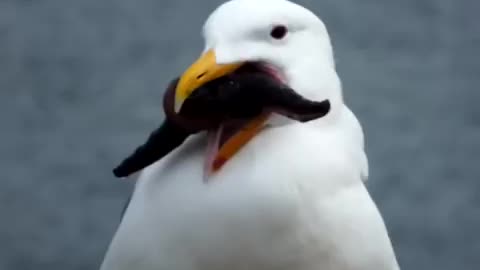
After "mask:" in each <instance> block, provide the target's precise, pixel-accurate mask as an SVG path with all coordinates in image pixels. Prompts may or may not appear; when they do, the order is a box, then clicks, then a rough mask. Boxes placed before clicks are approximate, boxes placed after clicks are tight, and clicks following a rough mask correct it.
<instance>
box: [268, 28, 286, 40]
mask: <svg viewBox="0 0 480 270" xmlns="http://www.w3.org/2000/svg"><path fill="white" fill-rule="evenodd" d="M287 32H288V29H287V27H286V26H284V25H277V26H274V27H273V28H272V31H271V32H270V36H272V37H273V38H274V39H282V38H284V37H285V36H286V35H287Z"/></svg>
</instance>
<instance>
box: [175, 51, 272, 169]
mask: <svg viewBox="0 0 480 270" xmlns="http://www.w3.org/2000/svg"><path fill="white" fill-rule="evenodd" d="M243 64H244V63H241V62H240V63H232V64H217V61H216V56H215V51H213V50H209V51H207V52H206V53H204V54H203V55H202V56H200V58H199V59H198V60H197V61H195V62H194V63H193V64H192V65H191V66H190V67H189V68H188V69H187V70H186V71H185V72H184V73H183V75H182V76H181V77H180V80H179V82H178V85H177V88H176V89H175V113H178V112H180V109H181V108H182V105H183V103H184V101H185V100H186V99H187V98H188V97H189V96H190V95H191V94H192V93H193V91H195V89H197V88H199V87H200V86H202V85H204V84H205V83H207V82H209V81H212V80H215V79H217V78H220V77H222V76H225V75H227V74H230V73H232V72H234V71H235V70H237V69H238V68H239V67H240V66H242V65H243ZM246 106H248V104H246ZM267 119H268V114H264V115H260V116H258V117H257V118H255V119H252V120H251V121H250V122H248V123H247V124H246V125H245V126H244V127H243V128H242V129H240V130H239V131H238V132H237V133H235V134H233V136H231V137H230V139H228V140H227V141H226V142H225V143H224V144H223V145H222V146H220V148H219V149H218V151H217V154H216V155H215V157H213V162H212V164H211V168H209V169H210V170H212V171H213V172H215V171H217V170H219V169H220V168H221V167H222V166H223V164H225V162H226V161H228V160H229V159H230V158H231V157H232V156H233V155H235V154H236V153H237V152H238V151H239V150H240V149H241V148H242V146H244V145H245V144H247V143H248V141H250V140H251V139H252V138H253V137H254V136H255V135H256V134H257V133H258V132H259V131H260V130H261V128H262V127H263V124H264V123H265V121H266V120H267Z"/></svg>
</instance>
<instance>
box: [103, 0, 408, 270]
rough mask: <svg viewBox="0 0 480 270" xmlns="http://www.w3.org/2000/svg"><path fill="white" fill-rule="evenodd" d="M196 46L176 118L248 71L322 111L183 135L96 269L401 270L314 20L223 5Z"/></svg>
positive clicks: (248, 5) (295, 12)
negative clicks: (301, 118) (209, 89)
mask: <svg viewBox="0 0 480 270" xmlns="http://www.w3.org/2000/svg"><path fill="white" fill-rule="evenodd" d="M203 37H204V40H205V48H204V50H203V52H202V53H201V55H200V56H199V58H198V59H197V60H196V61H195V62H194V63H193V64H192V65H191V66H190V67H188V68H187V69H186V71H185V72H184V73H183V74H182V75H181V77H180V79H179V82H178V84H177V86H176V88H175V93H174V110H175V111H177V112H178V111H179V110H180V109H181V108H182V105H183V103H184V101H185V100H186V99H187V98H188V97H189V96H190V95H192V93H195V89H197V88H199V87H201V86H202V85H204V84H206V83H208V82H209V81H212V80H215V79H217V78H220V77H222V76H225V75H227V74H231V73H234V72H236V71H237V70H238V69H239V68H240V67H241V66H243V65H246V64H249V65H255V66H256V67H257V69H258V70H263V71H264V72H268V73H269V74H271V76H272V77H275V78H276V79H278V80H281V81H283V82H284V83H286V84H287V85H288V86H289V87H291V88H292V89H295V91H296V92H297V93H299V94H300V95H302V96H304V97H307V98H309V99H311V100H317V101H323V100H328V101H329V102H330V111H329V112H328V114H327V115H325V116H324V117H321V118H319V119H316V120H313V121H309V122H298V121H294V120H292V119H289V118H286V117H284V116H282V115H279V114H275V113H269V114H262V115H259V116H256V117H253V118H252V119H251V120H250V121H249V122H248V123H246V124H245V125H244V126H242V127H240V128H237V129H234V130H233V131H230V132H226V131H225V130H224V129H222V127H221V126H220V127H218V129H216V130H211V131H208V132H203V133H198V134H195V135H193V136H190V137H189V138H188V139H186V140H185V142H184V143H183V144H182V145H181V146H179V147H177V148H176V149H175V150H173V151H172V152H171V153H169V154H168V155H167V156H166V157H164V158H163V159H161V160H159V161H157V162H155V163H153V164H152V165H150V166H148V167H147V168H145V169H144V170H142V171H141V172H140V174H139V177H138V179H137V182H136V186H135V189H134V192H133V194H132V197H131V200H130V202H129V204H128V205H127V207H126V210H125V212H124V215H123V217H122V220H121V222H120V224H119V226H118V228H117V231H116V233H115V235H114V237H113V239H112V241H111V243H110V245H109V247H108V249H107V251H106V254H105V257H104V260H103V262H102V264H101V266H100V269H101V270H132V269H135V270H225V269H229V270H250V269H251V270H283V269H285V270H292V269H295V270H373V269H375V270H397V269H399V265H398V263H397V259H396V256H395V253H394V249H393V247H392V243H391V241H390V238H389V234H388V231H387V228H386V226H385V223H384V221H383V218H382V216H381V213H380V212H379V210H378V208H377V206H376V204H375V202H374V201H373V200H372V198H371V196H370V195H369V192H368V190H367V188H366V186H365V182H366V180H367V179H368V159H367V156H366V153H365V150H364V135H363V131H362V127H361V125H360V123H359V121H358V120H357V118H356V117H355V115H354V114H353V112H352V111H351V110H350V109H349V108H348V107H347V105H346V104H345V103H344V100H343V95H342V85H341V80H340V78H339V76H338V74H337V72H336V68H335V61H334V54H333V49H332V45H331V41H330V38H329V35H328V32H327V29H326V27H325V25H324V23H323V22H322V20H321V19H320V18H319V17H318V16H317V15H315V14H314V13H313V12H312V11H309V10H308V9H306V8H305V7H302V6H300V5H298V4H295V3H292V2H290V1H287V0H261V1H260V0H231V1H228V2H225V3H223V4H222V5H220V6H219V7H217V8H216V9H215V10H214V11H213V12H212V14H211V15H210V16H209V17H208V18H207V20H206V22H205V24H204V26H203ZM244 106H248V102H246V103H245V104H244ZM224 137H226V138H224Z"/></svg>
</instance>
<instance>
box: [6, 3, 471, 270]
mask: <svg viewBox="0 0 480 270" xmlns="http://www.w3.org/2000/svg"><path fill="white" fill-rule="evenodd" d="M220 2H221V1H218V0H208V1H206V0H202V1H197V0H195V1H194V0H191V1H187V0H181V1H177V0H176V1H173V0H169V1H166V0H162V1H160V0H136V1H131V0H103V1H98V0H82V1H73V0H71V1H69V0H57V1H55V0H43V1H40V0H37V1H27V0H2V1H0V108H1V114H0V124H1V132H0V136H1V137H0V138H1V140H0V164H1V165H0V168H1V170H2V181H1V189H0V213H1V219H0V269H2V270H3V269H5V270H23V269H54V270H55V269H82V270H83V269H95V268H97V267H98V265H99V264H100V262H101V259H102V256H103V254H104V252H105V249H106V248H107V245H108V243H109V241H110V239H111V237H112V235H113V233H114V231H115V229H116V226H117V224H118V222H119V219H120V212H121V209H122V206H123V204H124V201H125V200H126V198H127V196H128V195H129V192H130V191H131V189H132V183H131V182H127V181H123V182H122V181H120V180H117V179H114V178H113V176H112V174H111V169H112V168H113V166H114V165H116V164H117V162H119V161H120V160H121V159H122V158H123V157H125V155H126V154H129V153H130V151H132V149H133V148H134V147H135V146H137V145H138V143H139V142H142V141H143V140H144V139H145V137H146V136H147V134H148V133H149V132H150V131H151V130H152V129H153V128H154V127H155V126H156V125H157V124H158V123H159V122H160V120H161V118H162V117H163V115H162V110H161V107H160V106H161V98H162V90H163V88H164V87H165V85H166V84H167V82H168V81H169V80H170V79H171V78H173V76H175V75H177V74H178V73H179V72H180V71H181V70H183V69H184V68H185V67H187V66H188V65H189V64H190V62H191V61H192V60H194V59H195V58H196V56H197V55H198V53H199V52H200V50H201V49H202V47H203V45H202V41H201V36H200V34H199V31H200V28H201V24H202V23H203V21H204V19H205V18H206V16H207V15H208V14H209V13H210V11H211V10H212V9H213V8H214V7H215V6H216V5H217V4H219V3H220ZM298 2H300V3H302V4H305V5H306V6H307V7H309V8H311V9H312V10H314V11H315V12H316V13H317V14H319V15H320V16H321V17H322V18H323V19H324V21H325V23H326V24H327V27H328V28H329V31H330V33H331V36H332V40H333V43H334V47H335V51H336V58H337V62H338V70H339V74H340V76H341V78H342V80H343V83H344V86H345V98H346V100H347V102H348V104H349V106H350V107H351V108H352V109H353V111H354V112H355V113H356V114H357V116H358V118H359V119H360V120H361V122H362V124H363V126H364V129H365V133H366V139H367V151H368V155H369V159H370V166H371V167H370V170H371V171H370V174H371V178H370V182H369V188H370V190H371V192H372V196H373V197H374V199H375V200H376V202H377V203H378V206H379V208H380V210H381V211H382V214H383V215H384V217H385V221H386V223H387V226H388V228H389V230H390V232H391V238H392V241H393V244H394V247H395V250H396V252H397V255H398V259H399V261H400V264H401V266H402V267H403V269H419V270H420V269H422V270H424V269H435V270H450V269H457V270H467V269H478V265H479V264H480V256H479V255H480V237H479V225H480V212H479V211H480V210H479V208H480V194H479V193H480V188H479V185H480V183H479V181H480V179H479V178H480V163H479V160H480V143H479V140H480V107H479V106H478V102H479V101H480V90H479V89H478V87H479V85H480V84H479V82H480V76H479V70H480V64H479V61H478V59H479V58H478V51H477V50H476V48H479V47H480V30H479V27H478V19H477V13H478V11H479V10H480V2H479V1H473V0H471V1H456V0H402V1H397V0H362V1H358V0H321V1H320V0H310V1H306V0H305V1H298Z"/></svg>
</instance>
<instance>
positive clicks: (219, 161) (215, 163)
mask: <svg viewBox="0 0 480 270" xmlns="http://www.w3.org/2000/svg"><path fill="white" fill-rule="evenodd" d="M225 162H227V159H226V158H224V157H217V158H216V159H215V160H214V161H213V164H212V169H213V171H217V170H219V169H220V168H221V167H222V166H223V164H225Z"/></svg>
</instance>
